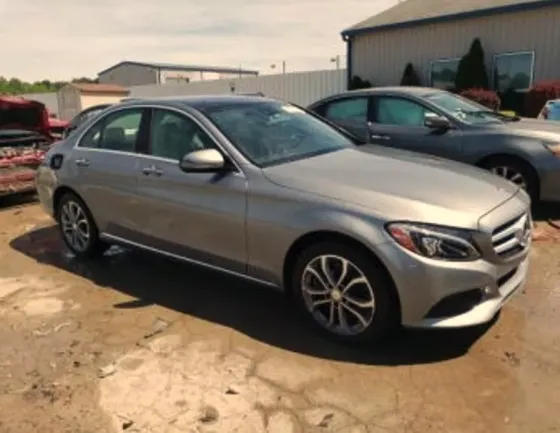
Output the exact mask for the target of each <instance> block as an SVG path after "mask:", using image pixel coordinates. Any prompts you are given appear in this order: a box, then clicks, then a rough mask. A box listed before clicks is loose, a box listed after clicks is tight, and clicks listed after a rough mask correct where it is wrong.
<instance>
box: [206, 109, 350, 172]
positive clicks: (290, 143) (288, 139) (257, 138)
mask: <svg viewBox="0 0 560 433" xmlns="http://www.w3.org/2000/svg"><path fill="white" fill-rule="evenodd" d="M202 111H203V112H204V113H205V114H206V115H207V116H208V117H209V118H210V120H212V122H213V123H214V124H215V125H216V126H217V127H218V128H219V129H220V130H221V131H222V132H223V133H224V135H226V136H227V137H228V139H229V140H230V141H231V142H232V143H233V144H234V145H235V146H236V147H237V148H238V149H239V150H240V151H241V152H242V153H243V154H244V155H245V156H246V157H247V158H248V159H249V160H251V161H252V162H253V163H255V164H256V165H258V166H261V167H265V166H270V165H274V164H280V163H283V162H289V161H294V160H297V159H303V158H308V157H312V156H316V155H321V154H324V153H329V152H334V151H337V150H340V149H344V148H347V147H353V145H354V143H352V141H351V140H350V139H349V138H347V137H346V136H345V135H343V134H342V133H340V132H338V131H337V130H336V129H335V128H333V127H331V126H330V125H328V124H327V123H325V122H323V121H321V120H319V119H317V118H315V117H314V116H312V115H310V114H308V113H306V112H305V111H303V110H302V109H300V108H298V107H296V106H294V105H291V104H287V103H284V102H280V101H269V100H268V101H267V100H265V101H258V102H255V101H251V102H235V103H232V104H229V105H219V106H210V107H206V108H204V109H203V110H202Z"/></svg>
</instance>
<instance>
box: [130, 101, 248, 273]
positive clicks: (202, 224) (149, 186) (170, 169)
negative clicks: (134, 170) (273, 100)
mask: <svg viewBox="0 0 560 433" xmlns="http://www.w3.org/2000/svg"><path fill="white" fill-rule="evenodd" d="M209 148H218V147H217V146H216V144H215V142H214V140H213V139H212V138H211V137H210V136H209V135H208V134H207V133H206V132H205V131H204V130H203V128H202V127H201V126H200V125H199V124H198V123H197V122H196V120H194V119H193V118H192V117H191V116H189V115H188V114H186V113H183V112H179V111H176V110H170V109H165V108H154V109H152V113H151V128H150V140H149V148H148V149H147V151H146V153H145V154H144V155H142V156H141V157H140V164H139V167H138V174H137V176H138V190H139V192H138V195H139V200H140V205H141V206H140V207H139V214H138V215H137V224H138V230H139V237H138V239H136V241H137V242H138V243H140V244H142V245H146V246H150V247H152V248H156V249H158V250H162V251H164V252H168V253H172V254H175V255H177V256H181V257H187V258H190V259H193V260H197V261H201V262H204V263H208V264H212V265H215V266H218V267H221V268H225V269H229V270H232V271H235V272H241V273H244V272H245V271H246V259H247V251H246V245H245V217H246V208H247V196H246V192H247V181H246V178H245V176H244V175H243V173H241V172H234V171H232V172H227V173H185V172H183V171H182V170H181V169H180V168H179V160H180V159H181V158H182V157H183V156H184V155H185V154H187V153H190V152H193V151H196V150H202V149H209ZM218 150H219V148H218ZM222 153H223V152H222Z"/></svg>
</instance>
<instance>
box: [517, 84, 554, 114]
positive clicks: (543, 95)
mask: <svg viewBox="0 0 560 433" xmlns="http://www.w3.org/2000/svg"><path fill="white" fill-rule="evenodd" d="M559 98H560V80H554V81H542V82H540V83H536V84H535V85H533V87H531V89H529V91H528V92H527V94H526V95H525V114H526V115H527V116H529V117H537V116H538V115H539V112H540V111H541V110H542V108H543V107H544V104H546V101H548V100H550V99H559Z"/></svg>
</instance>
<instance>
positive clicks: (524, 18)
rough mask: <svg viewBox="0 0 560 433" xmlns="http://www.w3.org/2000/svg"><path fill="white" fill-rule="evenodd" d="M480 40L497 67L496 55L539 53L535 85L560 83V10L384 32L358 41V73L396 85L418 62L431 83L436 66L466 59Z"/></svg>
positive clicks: (354, 58) (355, 64)
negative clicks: (448, 60)
mask: <svg viewBox="0 0 560 433" xmlns="http://www.w3.org/2000/svg"><path fill="white" fill-rule="evenodd" d="M476 37H479V38H480V39H481V41H482V47H483V48H484V51H485V54H486V61H487V67H488V70H489V71H490V70H491V68H492V58H493V55H494V54H500V53H505V52H511V51H528V50H531V51H535V75H534V79H535V81H538V80H542V79H556V78H560V45H559V44H560V7H549V8H541V9H538V10H534V11H529V12H515V13H507V14H501V15H493V16H488V17H482V18H475V19H467V20H461V21H453V22H446V23H437V24H429V25H423V26H416V27H410V28H406V29H395V30H388V31H380V32H377V33H371V34H365V35H361V36H357V37H356V38H355V40H354V42H353V51H352V73H353V75H358V76H360V77H362V78H365V79H368V80H370V81H371V82H372V83H373V84H374V85H377V86H382V85H394V84H398V83H399V82H400V80H401V77H402V74H403V71H404V68H405V66H406V64H407V63H408V62H412V64H413V65H414V68H415V69H416V71H417V72H418V74H419V75H420V76H421V78H422V82H423V83H424V84H429V71H430V62H431V61H433V60H439V59H445V58H456V57H462V56H463V55H464V54H465V53H466V52H467V51H468V49H469V47H470V45H471V43H472V41H473V39H474V38H476Z"/></svg>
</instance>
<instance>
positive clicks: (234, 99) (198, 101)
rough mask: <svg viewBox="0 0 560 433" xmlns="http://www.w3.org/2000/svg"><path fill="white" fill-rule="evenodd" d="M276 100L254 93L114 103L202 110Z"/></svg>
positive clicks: (157, 98)
mask: <svg viewBox="0 0 560 433" xmlns="http://www.w3.org/2000/svg"><path fill="white" fill-rule="evenodd" d="M263 101H268V102H278V100H277V99H272V98H267V97H264V96H261V95H260V94H254V95H239V94H236V95H196V96H194V95H193V96H166V97H153V98H134V99H129V100H126V101H121V102H120V103H119V104H115V105H124V104H126V105H142V104H146V102H150V103H155V104H163V105H175V106H176V105H185V106H189V107H192V108H195V109H197V110H204V109H206V108H211V107H217V106H218V107H219V106H223V105H234V104H246V103H250V102H255V103H258V102H263Z"/></svg>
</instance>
